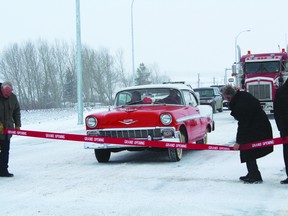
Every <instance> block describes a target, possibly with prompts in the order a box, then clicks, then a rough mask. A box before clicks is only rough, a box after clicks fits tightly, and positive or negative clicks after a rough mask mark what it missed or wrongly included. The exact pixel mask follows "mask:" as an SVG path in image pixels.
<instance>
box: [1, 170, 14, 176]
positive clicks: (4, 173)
mask: <svg viewBox="0 0 288 216" xmlns="http://www.w3.org/2000/svg"><path fill="white" fill-rule="evenodd" d="M13 176H14V175H13V174H12V173H9V172H8V171H7V172H0V177H13Z"/></svg>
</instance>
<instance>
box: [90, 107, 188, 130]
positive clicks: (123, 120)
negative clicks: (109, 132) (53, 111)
mask: <svg viewBox="0 0 288 216" xmlns="http://www.w3.org/2000/svg"><path fill="white" fill-rule="evenodd" d="M181 109H186V107H185V106H166V105H161V106H159V105H153V106H147V105H144V106H139V105H137V106H123V107H117V108H115V109H112V110H111V111H106V112H101V113H94V114H90V115H88V116H87V117H89V116H94V117H96V118H97V120H98V125H97V128H96V129H102V128H132V127H133V128H134V127H155V126H163V124H162V123H161V121H160V115H161V114H163V113H171V114H172V116H173V121H175V118H180V117H183V116H184V114H183V115H182V114H181V111H180V110H181ZM182 113H183V112H182ZM87 117H86V118H87ZM87 129H88V128H87Z"/></svg>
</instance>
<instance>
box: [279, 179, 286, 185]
mask: <svg viewBox="0 0 288 216" xmlns="http://www.w3.org/2000/svg"><path fill="white" fill-rule="evenodd" d="M280 184H288V178H287V179H285V180H283V181H280Z"/></svg>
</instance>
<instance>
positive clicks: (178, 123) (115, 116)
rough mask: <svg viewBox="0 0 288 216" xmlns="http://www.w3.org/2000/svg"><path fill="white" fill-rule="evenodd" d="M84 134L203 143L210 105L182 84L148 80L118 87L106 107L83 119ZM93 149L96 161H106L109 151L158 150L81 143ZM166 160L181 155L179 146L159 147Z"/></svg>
mask: <svg viewBox="0 0 288 216" xmlns="http://www.w3.org/2000/svg"><path fill="white" fill-rule="evenodd" d="M85 124H86V130H87V135H88V136H99V137H116V138H117V137H119V138H133V139H140V140H157V141H170V142H184V143H203V144H205V143H207V133H208V132H211V131H213V130H214V120H213V112H212V109H211V107H210V106H207V105H199V97H197V94H196V93H195V92H194V91H193V89H192V88H191V87H189V86H187V85H185V84H151V85H142V86H134V87H129V88H125V89H122V90H121V91H119V92H118V93H117V94H116V96H115V101H114V106H113V108H112V109H109V111H105V112H99V113H94V114H90V115H88V116H87V117H86V119H85ZM84 147H85V148H86V149H94V151H95V156H96V159H97V160H98V162H108V161H109V159H110V156H111V152H119V151H122V150H129V151H133V150H135V151H136V150H137V151H139V150H147V149H148V150H159V149H158V148H157V149H156V148H152V147H142V146H131V145H122V144H121V145H119V144H113V143H105V144H103V143H102V144H101V143H85V145H84ZM160 150H162V151H166V152H167V153H168V158H169V160H170V161H173V162H176V161H179V160H180V159H181V158H182V149H180V148H167V149H165V148H162V149H160Z"/></svg>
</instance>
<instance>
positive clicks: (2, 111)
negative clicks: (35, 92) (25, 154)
mask: <svg viewBox="0 0 288 216" xmlns="http://www.w3.org/2000/svg"><path fill="white" fill-rule="evenodd" d="M0 89H1V91H0V147H1V153H0V177H13V174H12V173H9V172H8V162H9V150H10V139H11V135H8V134H4V130H5V129H14V128H15V129H16V130H20V127H21V118H20V107H19V103H18V100H17V97H16V95H15V94H13V93H12V90H13V87H12V84H11V83H10V82H3V83H2V84H1V83H0Z"/></svg>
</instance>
